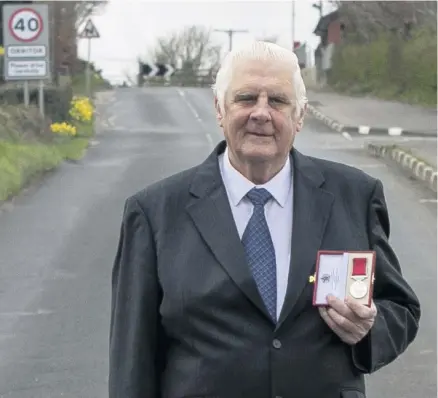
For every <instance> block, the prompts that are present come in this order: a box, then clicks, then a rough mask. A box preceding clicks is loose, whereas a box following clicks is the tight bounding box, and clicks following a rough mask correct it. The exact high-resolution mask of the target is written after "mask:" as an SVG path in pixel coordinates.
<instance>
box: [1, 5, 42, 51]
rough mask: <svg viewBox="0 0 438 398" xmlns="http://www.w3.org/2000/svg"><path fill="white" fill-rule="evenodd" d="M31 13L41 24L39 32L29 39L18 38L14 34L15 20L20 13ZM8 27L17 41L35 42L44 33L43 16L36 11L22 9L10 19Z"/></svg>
mask: <svg viewBox="0 0 438 398" xmlns="http://www.w3.org/2000/svg"><path fill="white" fill-rule="evenodd" d="M24 11H27V12H30V13H32V14H33V15H34V16H35V18H36V19H38V24H39V29H38V31H37V32H36V33H35V36H33V37H30V38H29V39H22V38H21V37H18V36H17V35H16V34H15V32H14V27H13V26H12V21H13V20H14V18H15V17H16V15H17V14H19V13H20V12H24ZM8 27H9V32H10V34H11V35H12V36H13V37H14V39H15V40H17V41H22V42H24V43H28V42H31V41H34V40H36V39H38V37H39V36H40V35H41V33H42V32H43V19H42V18H41V15H40V14H39V13H38V12H36V11H35V10H34V9H32V8H20V9H19V10H17V11H15V12H14V13H13V14H12V15H11V16H10V18H9V23H8Z"/></svg>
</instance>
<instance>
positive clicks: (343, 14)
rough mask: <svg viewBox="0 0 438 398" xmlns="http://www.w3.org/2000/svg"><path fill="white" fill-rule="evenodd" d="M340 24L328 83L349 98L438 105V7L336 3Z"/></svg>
mask: <svg viewBox="0 0 438 398" xmlns="http://www.w3.org/2000/svg"><path fill="white" fill-rule="evenodd" d="M331 2H332V3H334V4H335V5H336V8H337V10H338V13H339V17H340V23H341V29H342V33H341V43H340V45H338V46H336V48H335V51H334V54H333V64H332V70H331V71H330V73H329V76H327V77H328V83H329V85H330V86H331V87H332V88H333V89H335V91H340V92H343V93H347V94H350V95H358V96H363V95H369V96H374V97H379V98H382V99H386V100H396V101H401V102H406V103H410V104H418V105H425V106H436V105H437V24H436V20H437V8H438V7H437V2H436V1H331Z"/></svg>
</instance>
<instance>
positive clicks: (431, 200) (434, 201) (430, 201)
mask: <svg viewBox="0 0 438 398" xmlns="http://www.w3.org/2000/svg"><path fill="white" fill-rule="evenodd" d="M420 203H438V200H437V199H420Z"/></svg>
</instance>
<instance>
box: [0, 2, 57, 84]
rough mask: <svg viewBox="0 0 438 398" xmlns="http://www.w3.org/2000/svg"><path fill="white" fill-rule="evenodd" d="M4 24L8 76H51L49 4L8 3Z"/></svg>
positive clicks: (4, 11)
mask: <svg viewBox="0 0 438 398" xmlns="http://www.w3.org/2000/svg"><path fill="white" fill-rule="evenodd" d="M3 26H4V29H3V46H4V50H5V56H4V62H5V64H4V77H5V80H34V79H38V80H45V79H49V78H50V51H49V50H50V37H49V10H48V5H47V4H20V3H15V4H6V5H4V6H3Z"/></svg>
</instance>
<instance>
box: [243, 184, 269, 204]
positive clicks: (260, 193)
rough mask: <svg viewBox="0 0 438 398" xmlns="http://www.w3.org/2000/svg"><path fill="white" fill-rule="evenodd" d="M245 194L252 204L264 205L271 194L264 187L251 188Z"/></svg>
mask: <svg viewBox="0 0 438 398" xmlns="http://www.w3.org/2000/svg"><path fill="white" fill-rule="evenodd" d="M246 196H247V198H248V199H249V200H250V201H251V203H252V204H253V205H254V206H257V205H259V206H264V205H265V204H266V202H267V201H268V200H269V199H271V198H272V195H271V194H270V193H269V192H268V191H267V190H266V189H265V188H253V189H251V191H249V192H248V193H247V194H246Z"/></svg>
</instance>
